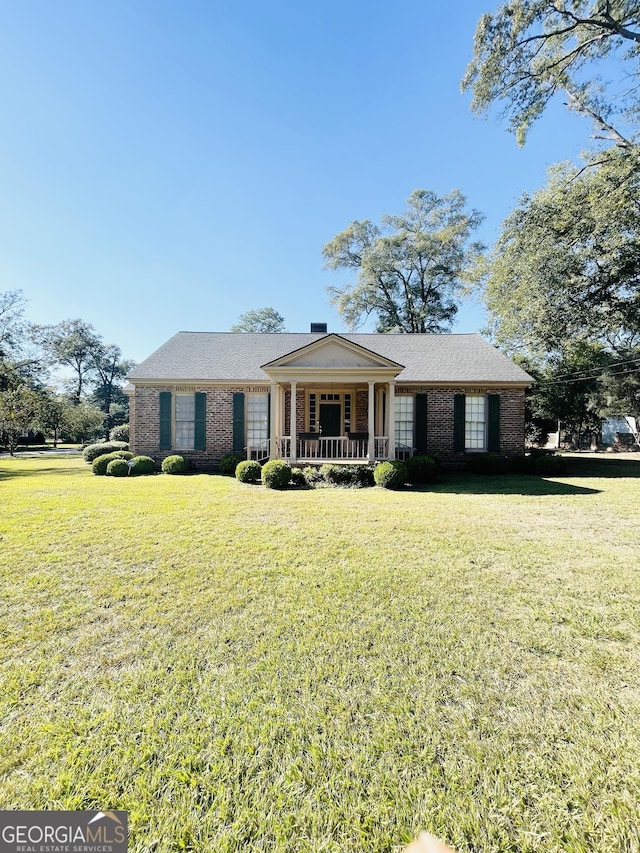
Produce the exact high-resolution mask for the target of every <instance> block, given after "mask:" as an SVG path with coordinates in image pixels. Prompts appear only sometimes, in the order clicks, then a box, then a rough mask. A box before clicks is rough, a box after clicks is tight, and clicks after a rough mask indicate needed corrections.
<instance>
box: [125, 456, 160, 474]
mask: <svg viewBox="0 0 640 853" xmlns="http://www.w3.org/2000/svg"><path fill="white" fill-rule="evenodd" d="M131 461H132V462H133V465H132V466H131V471H130V472H129V473H130V474H131V476H132V477H143V476H144V475H145V474H153V472H154V471H155V470H156V463H155V462H154V461H153V459H152V458H151V457H150V456H134V457H133V459H132V460H131Z"/></svg>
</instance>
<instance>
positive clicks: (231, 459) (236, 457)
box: [220, 453, 244, 477]
mask: <svg viewBox="0 0 640 853" xmlns="http://www.w3.org/2000/svg"><path fill="white" fill-rule="evenodd" d="M240 462H244V453H225V455H224V456H223V457H222V459H221V460H220V472H221V473H222V474H224V475H225V476H226V477H235V475H236V468H237V467H238V465H239V463H240Z"/></svg>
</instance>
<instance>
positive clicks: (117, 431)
mask: <svg viewBox="0 0 640 853" xmlns="http://www.w3.org/2000/svg"><path fill="white" fill-rule="evenodd" d="M109 441H129V424H120V426H114V427H112V428H111V429H110V430H109Z"/></svg>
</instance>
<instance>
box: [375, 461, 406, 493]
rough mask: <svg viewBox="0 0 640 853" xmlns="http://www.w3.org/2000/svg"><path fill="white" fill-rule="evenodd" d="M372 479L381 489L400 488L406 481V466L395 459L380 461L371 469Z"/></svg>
mask: <svg viewBox="0 0 640 853" xmlns="http://www.w3.org/2000/svg"><path fill="white" fill-rule="evenodd" d="M373 479H374V480H375V482H376V485H377V486H382V488H383V489H400V488H401V487H402V486H404V484H405V482H406V481H407V466H406V465H405V464H404V462H399V461H398V460H397V459H396V460H393V461H391V462H381V463H380V465H376V467H375V468H374V469H373Z"/></svg>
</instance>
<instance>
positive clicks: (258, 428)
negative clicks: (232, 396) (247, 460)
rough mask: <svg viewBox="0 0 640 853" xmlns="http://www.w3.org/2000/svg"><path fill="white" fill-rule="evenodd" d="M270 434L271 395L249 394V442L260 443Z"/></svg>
mask: <svg viewBox="0 0 640 853" xmlns="http://www.w3.org/2000/svg"><path fill="white" fill-rule="evenodd" d="M268 436H269V397H268V395H267V394H248V395H247V444H258V443H259V442H262V441H266V440H267V438H268Z"/></svg>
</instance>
